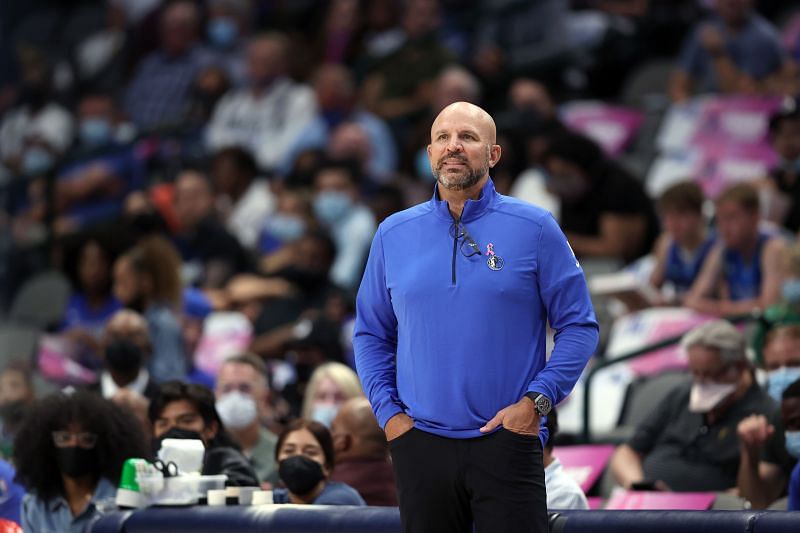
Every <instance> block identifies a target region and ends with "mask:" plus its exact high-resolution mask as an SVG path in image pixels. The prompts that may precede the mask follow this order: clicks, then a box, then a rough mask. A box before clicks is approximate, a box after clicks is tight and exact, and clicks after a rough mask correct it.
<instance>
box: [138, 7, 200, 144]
mask: <svg viewBox="0 0 800 533" xmlns="http://www.w3.org/2000/svg"><path fill="white" fill-rule="evenodd" d="M199 25H200V13H199V11H198V7H197V4H196V3H195V2H193V1H191V0H174V1H170V2H168V3H166V4H165V6H164V8H163V11H162V12H161V18H160V20H159V27H158V32H159V38H160V45H161V46H160V49H159V50H156V51H155V52H152V53H151V54H150V55H148V56H147V57H145V58H144V60H143V61H142V62H141V63H140V64H139V67H138V68H137V69H136V72H135V73H134V75H133V79H132V80H131V82H130V84H129V85H128V89H127V91H126V93H125V110H126V111H127V112H128V114H129V115H130V117H131V119H132V120H133V121H134V122H135V123H136V125H137V126H139V127H143V128H153V127H163V126H167V125H172V126H175V125H176V124H177V121H179V120H180V119H181V118H182V117H183V115H184V113H185V112H186V107H187V106H186V104H187V98H188V95H189V88H190V86H191V84H192V82H193V81H194V79H195V78H196V77H197V75H198V73H199V72H200V71H201V70H202V69H203V68H204V67H205V66H207V65H208V64H210V63H211V62H212V58H211V55H210V54H209V52H208V51H206V50H205V49H203V48H202V46H201V45H200V44H199V42H198V31H199Z"/></svg>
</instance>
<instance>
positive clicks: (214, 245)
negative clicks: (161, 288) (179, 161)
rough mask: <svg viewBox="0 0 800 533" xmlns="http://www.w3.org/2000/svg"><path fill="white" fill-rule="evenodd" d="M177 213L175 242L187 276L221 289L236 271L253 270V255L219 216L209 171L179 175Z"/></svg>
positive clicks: (176, 198) (176, 192)
mask: <svg viewBox="0 0 800 533" xmlns="http://www.w3.org/2000/svg"><path fill="white" fill-rule="evenodd" d="M175 214H176V216H177V219H178V222H179V223H180V231H179V232H178V234H177V235H176V236H175V242H176V244H177V246H178V249H179V250H180V252H181V256H182V257H183V260H184V262H185V264H184V265H183V279H185V280H187V281H188V282H189V283H191V284H196V285H198V286H200V287H202V288H211V289H217V288H220V287H222V286H223V285H224V284H225V283H227V282H228V280H230V279H231V277H232V276H234V275H235V274H239V273H242V272H248V271H250V270H251V268H252V264H251V260H250V257H249V255H248V254H247V252H246V251H245V250H244V248H243V247H242V245H241V244H239V241H238V240H236V237H234V236H233V235H231V233H230V232H229V231H228V230H227V229H225V226H224V225H223V224H222V222H221V221H220V220H219V219H218V218H217V217H216V213H215V210H214V194H213V191H212V188H211V182H210V181H209V180H208V177H207V176H206V175H205V174H203V173H201V172H200V171H197V170H184V171H183V172H181V173H180V174H178V176H177V178H175Z"/></svg>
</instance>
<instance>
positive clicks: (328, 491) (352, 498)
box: [272, 481, 367, 505]
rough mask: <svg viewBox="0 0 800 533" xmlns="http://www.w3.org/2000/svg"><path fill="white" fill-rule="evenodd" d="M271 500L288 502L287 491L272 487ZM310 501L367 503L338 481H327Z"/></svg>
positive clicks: (334, 503)
mask: <svg viewBox="0 0 800 533" xmlns="http://www.w3.org/2000/svg"><path fill="white" fill-rule="evenodd" d="M272 501H273V503H289V491H288V490H286V489H274V490H273V491H272ZM311 503H312V504H313V505H367V504H366V503H365V502H364V498H362V497H361V495H360V494H359V493H358V492H357V491H356V489H354V488H353V487H351V486H350V485H347V484H345V483H339V482H338V481H328V482H327V483H326V484H325V488H324V489H322V492H320V494H319V496H317V499H316V500H314V501H313V502H311Z"/></svg>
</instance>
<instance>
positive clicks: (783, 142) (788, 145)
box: [772, 119, 800, 161]
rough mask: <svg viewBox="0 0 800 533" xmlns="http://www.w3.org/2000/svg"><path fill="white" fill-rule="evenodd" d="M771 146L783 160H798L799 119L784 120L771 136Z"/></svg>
mask: <svg viewBox="0 0 800 533" xmlns="http://www.w3.org/2000/svg"><path fill="white" fill-rule="evenodd" d="M772 146H773V147H774V148H775V151H776V152H778V155H780V156H781V157H782V158H783V159H785V160H787V161H794V160H796V159H798V158H800V119H784V120H783V121H781V123H780V125H779V126H778V128H777V130H776V131H775V133H773V134H772Z"/></svg>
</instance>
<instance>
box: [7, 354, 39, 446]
mask: <svg viewBox="0 0 800 533" xmlns="http://www.w3.org/2000/svg"><path fill="white" fill-rule="evenodd" d="M34 399H35V394H34V391H33V383H32V380H31V372H30V370H28V368H27V367H26V364H25V363H22V362H20V363H11V364H9V365H8V366H7V367H6V368H4V369H3V371H2V372H0V455H2V457H3V458H6V459H10V458H11V456H12V452H13V450H14V438H15V437H16V435H17V431H19V427H20V425H21V424H22V422H23V421H24V420H25V415H26V414H27V411H28V408H29V407H30V405H31V404H32V403H33V401H34Z"/></svg>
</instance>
